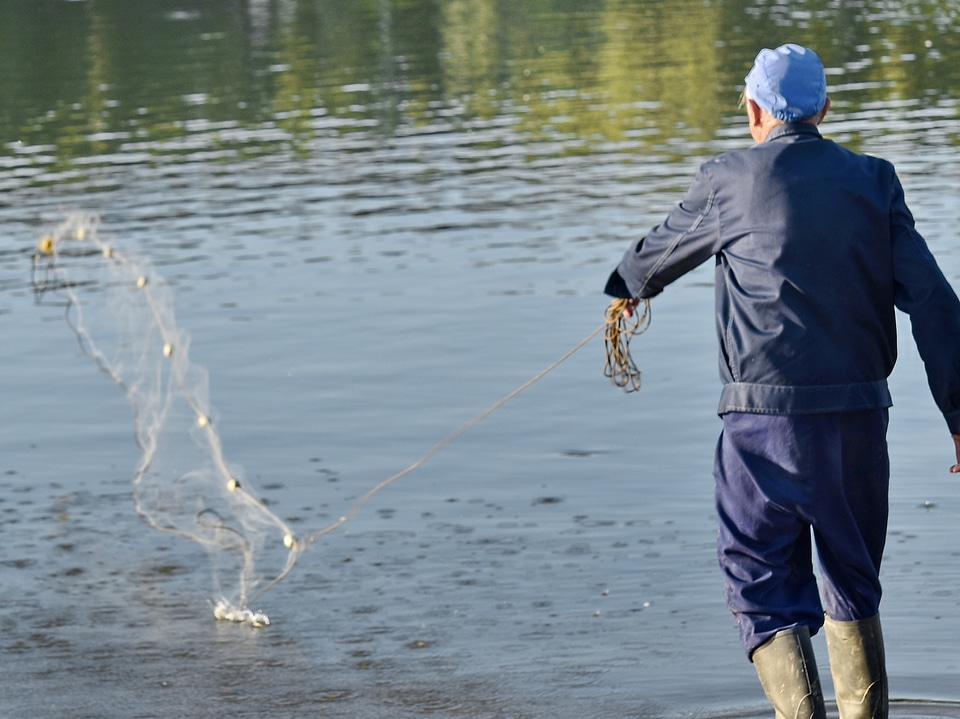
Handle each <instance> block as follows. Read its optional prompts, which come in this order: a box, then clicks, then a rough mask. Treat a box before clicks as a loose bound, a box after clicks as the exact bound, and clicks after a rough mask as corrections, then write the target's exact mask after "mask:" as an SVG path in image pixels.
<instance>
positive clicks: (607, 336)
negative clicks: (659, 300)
mask: <svg viewBox="0 0 960 719" xmlns="http://www.w3.org/2000/svg"><path fill="white" fill-rule="evenodd" d="M628 307H629V308H630V314H631V316H630V317H627V314H626V311H627V308H628ZM605 316H606V319H607V324H606V331H605V332H604V335H603V343H604V346H605V348H606V351H607V362H606V364H605V365H604V367H603V375H604V376H605V377H609V378H610V379H611V381H612V382H613V383H614V384H615V385H616V386H617V387H621V388H623V390H624V391H626V392H636V391H637V390H638V389H640V370H639V368H638V367H637V365H636V364H635V363H634V361H633V358H632V357H631V356H630V340H631V339H632V338H633V336H634V335H636V334H643V333H644V332H646V331H647V328H648V327H650V317H651V315H650V300H649V299H644V300H643V312H641V313H638V312H637V304H636V302H635V301H634V300H628V299H618V300H614V301H613V302H611V303H610V306H609V307H608V308H607V311H606V313H605Z"/></svg>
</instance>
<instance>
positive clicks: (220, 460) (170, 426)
mask: <svg viewBox="0 0 960 719" xmlns="http://www.w3.org/2000/svg"><path fill="white" fill-rule="evenodd" d="M33 285H34V288H35V290H36V292H37V293H38V294H40V295H42V294H44V293H47V292H56V293H58V294H63V295H65V296H66V298H67V302H66V318H67V322H68V324H69V325H70V327H71V328H72V329H73V331H74V333H76V336H77V339H78V341H79V343H80V347H81V349H82V350H83V352H84V354H86V355H87V356H89V357H90V358H91V359H93V360H94V361H95V362H96V364H97V366H98V367H99V368H100V369H101V370H102V371H103V372H104V373H105V374H106V375H107V376H109V377H110V378H111V379H112V380H113V381H114V382H115V383H116V384H117V386H119V387H120V388H121V389H122V390H123V391H124V393H125V394H126V396H127V397H128V399H129V400H130V403H131V405H132V408H133V416H134V425H135V437H136V442H137V446H138V447H139V449H140V452H141V458H140V462H139V464H138V466H137V468H136V475H135V478H134V482H133V499H134V505H135V507H136V511H137V513H138V514H139V515H140V517H141V518H142V519H143V520H144V522H146V523H147V524H148V525H150V526H151V527H154V528H156V529H159V530H162V531H165V532H170V533H172V534H176V535H180V536H182V537H185V538H186V539H190V540H193V541H196V542H199V543H201V544H202V545H203V546H204V547H205V548H206V549H207V550H208V551H209V555H210V557H211V561H212V563H213V566H214V572H213V574H214V583H215V587H214V591H215V593H216V594H217V596H218V599H217V600H216V604H215V608H214V613H215V615H216V616H217V617H218V618H220V619H227V620H232V621H245V622H250V623H252V624H266V623H269V619H268V618H267V617H266V616H265V615H263V614H262V613H259V612H253V611H252V610H250V609H248V608H247V605H248V604H249V603H250V602H251V601H252V600H253V599H255V598H256V597H257V596H258V595H259V594H261V593H262V592H263V591H265V590H266V589H267V588H268V587H269V586H271V585H272V584H273V583H275V582H277V581H279V579H280V578H281V577H282V576H283V575H284V574H286V572H288V571H289V569H290V567H292V565H293V563H294V561H295V559H296V552H297V542H296V539H295V538H294V535H293V533H292V532H291V531H290V529H289V528H288V527H287V525H286V524H285V523H284V522H283V521H282V520H281V519H280V518H279V517H277V516H276V515H275V514H273V513H272V512H271V511H270V510H269V509H267V507H266V506H265V505H264V504H263V503H262V502H261V501H260V500H259V499H258V498H257V497H256V496H254V495H253V494H252V493H251V492H250V491H249V489H248V488H247V487H246V485H245V482H244V479H243V476H242V471H241V469H240V468H239V467H236V466H231V465H228V464H227V462H226V460H225V459H224V456H223V451H222V447H221V442H220V437H219V435H218V433H217V419H218V417H217V414H216V412H215V410H214V408H213V407H212V406H211V404H210V397H209V388H208V381H207V374H206V372H205V370H204V369H203V368H202V367H199V366H197V365H195V364H194V363H192V362H191V361H190V339H189V337H188V336H187V334H186V332H185V331H184V330H183V329H182V328H180V327H178V325H177V323H176V319H175V317H174V309H173V308H174V303H173V298H172V296H171V292H170V288H169V286H168V285H167V283H166V282H165V281H164V279H163V277H162V276H160V275H159V274H158V273H157V272H155V271H154V268H153V267H152V266H151V265H150V263H149V262H146V261H144V260H142V259H134V257H133V256H132V255H131V254H127V253H126V252H124V250H123V249H122V248H120V247H117V246H114V245H113V244H109V243H107V242H106V241H104V240H102V239H101V236H100V232H99V223H98V221H97V218H96V216H93V215H86V214H76V215H71V216H69V217H68V218H67V219H66V220H65V221H64V222H63V223H62V224H60V225H59V226H58V227H56V228H55V229H54V230H53V231H52V232H51V233H49V234H47V235H46V236H44V237H43V238H42V239H41V241H40V243H39V246H38V249H37V252H36V253H35V255H34V261H33ZM271 538H272V539H273V540H274V544H280V543H282V545H283V546H284V547H285V550H284V552H283V554H285V555H286V558H285V562H283V561H282V560H281V562H282V566H280V567H279V568H278V569H277V570H276V571H275V572H271V573H267V575H266V576H264V575H262V574H261V573H260V570H259V566H258V560H259V558H260V556H261V554H262V552H263V549H264V544H265V542H267V541H268V540H269V539H271Z"/></svg>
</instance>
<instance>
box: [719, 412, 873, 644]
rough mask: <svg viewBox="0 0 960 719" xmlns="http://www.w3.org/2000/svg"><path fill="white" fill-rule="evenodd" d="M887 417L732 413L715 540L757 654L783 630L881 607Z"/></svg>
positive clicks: (732, 603)
mask: <svg viewBox="0 0 960 719" xmlns="http://www.w3.org/2000/svg"><path fill="white" fill-rule="evenodd" d="M887 421H888V413H887V410H886V409H877V410H869V411H863V412H841V413H831V414H801V415H770V414H746V413H730V414H725V415H724V416H723V432H722V434H721V436H720V440H719V442H718V444H717V457H716V466H715V476H716V503H717V512H718V514H719V519H720V531H719V536H718V545H717V547H718V556H719V559H720V568H721V569H722V570H723V574H724V577H725V580H726V593H727V604H728V606H729V607H730V611H732V612H733V615H734V616H735V617H736V619H737V624H738V625H739V627H740V640H741V642H742V644H743V648H744V650H745V651H746V653H747V656H748V657H751V656H752V654H753V651H754V650H755V649H756V648H757V647H759V646H760V645H761V644H763V643H764V642H765V641H767V639H769V638H770V637H772V636H773V635H774V634H776V633H777V632H778V631H780V630H782V629H787V628H790V627H796V626H802V625H806V626H808V627H810V630H811V632H812V633H816V632H817V631H818V630H819V629H820V627H822V626H823V616H824V613H826V614H827V615H828V616H830V617H831V618H833V619H837V620H840V621H851V620H855V619H868V618H870V617H872V616H874V615H875V614H877V612H878V611H879V607H880V579H879V573H880V559H881V557H882V554H883V546H884V542H885V540H886V533H887V514H888V487H889V478H890V462H889V456H888V452H887V439H886V436H887ZM811 530H812V531H811ZM811 534H812V538H811ZM812 539H813V540H815V541H816V548H817V554H818V558H819V568H820V572H819V574H820V578H821V580H822V581H821V584H822V587H818V583H817V578H816V575H815V574H814V567H813V553H812Z"/></svg>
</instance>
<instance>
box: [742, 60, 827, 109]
mask: <svg viewBox="0 0 960 719" xmlns="http://www.w3.org/2000/svg"><path fill="white" fill-rule="evenodd" d="M746 83H747V88H746V92H747V96H748V97H749V98H750V99H751V100H753V101H754V102H755V103H757V104H758V105H759V106H760V107H762V108H763V109H764V110H766V111H767V112H769V113H770V114H771V115H773V116H774V117H775V118H777V119H778V120H781V121H783V122H795V121H797V120H806V119H808V118H811V117H813V116H814V115H816V114H817V113H818V112H820V111H821V110H822V109H823V106H824V104H825V103H826V101H827V75H826V73H825V72H824V70H823V63H822V62H821V61H820V57H819V56H818V55H817V53H815V52H814V51H813V50H811V49H809V48H806V47H802V46H800V45H794V44H793V43H788V44H786V45H781V46H780V47H778V48H777V49H776V50H769V49H767V48H764V49H763V50H761V51H760V53H759V54H758V55H757V59H756V60H754V62H753V69H751V70H750V73H749V74H748V75H747V79H746Z"/></svg>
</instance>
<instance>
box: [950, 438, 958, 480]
mask: <svg viewBox="0 0 960 719" xmlns="http://www.w3.org/2000/svg"><path fill="white" fill-rule="evenodd" d="M953 444H954V446H955V447H956V450H957V463H956V464H955V465H953V466H952V467H951V468H950V471H951V472H953V473H954V474H960V434H955V435H953Z"/></svg>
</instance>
